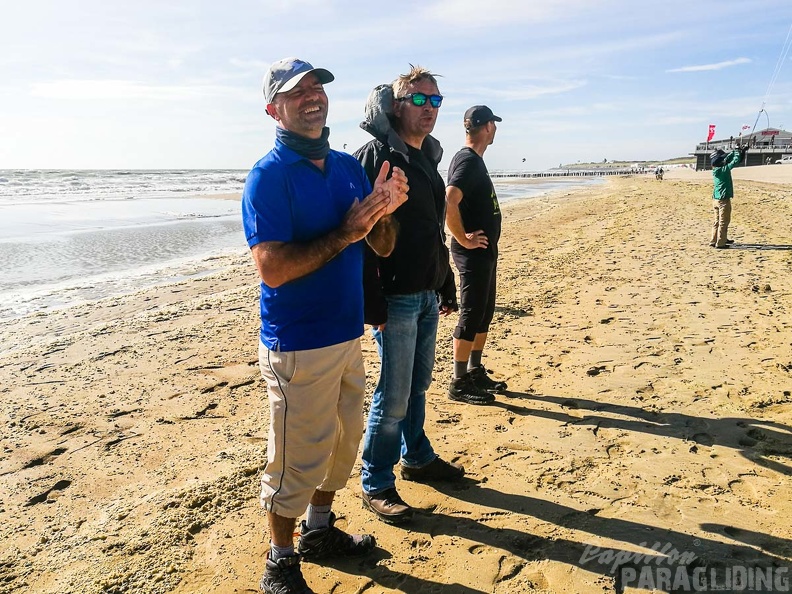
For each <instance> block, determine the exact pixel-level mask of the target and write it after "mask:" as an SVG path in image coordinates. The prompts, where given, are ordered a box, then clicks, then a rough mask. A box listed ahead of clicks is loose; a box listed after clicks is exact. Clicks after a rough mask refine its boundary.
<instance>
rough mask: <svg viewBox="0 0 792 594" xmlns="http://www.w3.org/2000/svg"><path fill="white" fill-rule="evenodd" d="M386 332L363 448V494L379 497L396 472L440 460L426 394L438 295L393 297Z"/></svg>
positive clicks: (381, 336) (380, 336) (376, 336)
mask: <svg viewBox="0 0 792 594" xmlns="http://www.w3.org/2000/svg"><path fill="white" fill-rule="evenodd" d="M386 299H387V301H388V321H387V323H386V324H385V330H383V331H382V332H380V331H379V330H376V329H375V330H374V331H373V334H374V339H375V340H376V341H377V346H378V349H379V355H380V364H381V367H380V377H379V382H378V383H377V388H376V390H374V397H373V398H372V401H371V410H370V411H369V416H368V426H367V428H366V435H365V441H364V443H363V468H362V470H361V473H360V476H361V481H362V483H363V490H364V491H365V492H366V493H368V494H370V495H374V494H376V493H380V492H382V491H384V490H385V489H389V488H391V487H393V486H395V484H396V475H395V474H394V472H393V467H394V466H395V465H396V464H397V463H398V462H399V458H400V457H401V459H402V461H403V463H404V464H405V465H406V466H413V467H420V466H424V465H426V464H429V462H431V461H432V460H434V459H435V458H436V457H437V455H436V454H435V453H434V450H433V449H432V445H431V444H430V443H429V439H428V438H427V437H426V433H424V418H425V417H426V390H427V389H428V388H429V384H431V383H432V369H433V368H434V357H435V342H436V341H437V320H438V318H439V313H438V303H437V297H436V295H435V292H434V291H421V292H420V293H411V294H409V295H389V296H387V297H386Z"/></svg>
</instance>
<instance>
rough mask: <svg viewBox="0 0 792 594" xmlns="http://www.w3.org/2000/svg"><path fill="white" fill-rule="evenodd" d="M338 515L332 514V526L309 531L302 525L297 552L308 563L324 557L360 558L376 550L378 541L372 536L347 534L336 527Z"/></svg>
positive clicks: (302, 523)
mask: <svg viewBox="0 0 792 594" xmlns="http://www.w3.org/2000/svg"><path fill="white" fill-rule="evenodd" d="M335 521H336V515H335V514H334V513H333V512H330V525H329V526H327V527H326V528H316V529H314V530H309V529H308V526H307V525H306V524H305V521H304V520H303V521H302V522H301V523H300V542H299V544H298V545H297V551H298V552H299V553H300V555H302V556H303V557H304V558H305V559H306V560H307V561H308V560H312V559H321V558H322V557H360V556H362V555H368V554H369V553H370V552H371V551H373V550H374V547H375V546H376V544H377V541H376V540H375V539H374V537H373V536H371V535H370V534H355V535H352V534H347V533H346V532H344V531H343V530H341V529H340V528H336V527H335V526H334V524H335Z"/></svg>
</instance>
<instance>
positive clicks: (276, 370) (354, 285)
mask: <svg viewBox="0 0 792 594" xmlns="http://www.w3.org/2000/svg"><path fill="white" fill-rule="evenodd" d="M332 80H333V75H332V74H331V73H330V72H329V71H327V70H325V69H323V68H314V67H313V66H311V64H309V63H308V62H304V61H302V60H298V59H297V58H286V59H284V60H280V61H278V62H275V63H274V64H272V66H271V67H270V69H269V71H268V72H267V74H266V76H265V78H264V96H265V99H266V102H267V113H268V114H269V115H270V116H271V117H272V118H273V119H274V120H275V121H276V123H277V127H276V134H275V136H276V139H275V148H273V149H272V151H270V152H269V153H268V154H267V155H266V156H265V157H264V158H263V159H261V160H260V161H259V162H258V163H256V165H255V166H254V167H253V169H252V170H251V172H250V174H249V175H248V177H247V181H246V182H245V189H244V192H243V195H242V218H243V224H244V229H245V236H246V238H247V242H248V246H249V247H250V250H251V254H252V256H253V260H254V262H255V264H256V267H257V269H258V271H259V275H260V277H261V300H260V308H261V332H260V342H259V366H260V368H261V373H262V376H263V377H264V380H265V381H266V384H267V393H268V396H269V408H270V411H269V412H270V414H269V417H270V419H269V441H268V445H267V465H266V467H265V468H264V472H263V474H262V477H261V502H262V504H263V506H264V507H265V509H266V510H267V520H268V522H269V528H270V539H271V541H270V550H269V553H268V555H267V561H266V569H265V572H264V576H263V577H262V578H261V582H260V583H259V586H260V588H261V589H262V590H263V591H264V592H265V593H267V594H312V593H313V590H311V589H310V588H309V587H308V585H307V584H306V583H305V580H304V579H303V576H302V572H301V569H300V561H301V559H302V558H306V559H320V558H323V557H327V556H331V555H338V556H342V557H353V556H358V555H365V554H367V553H369V552H371V551H372V550H373V549H374V546H375V541H374V538H373V537H372V536H370V535H367V534H363V535H351V534H347V533H346V532H343V531H342V530H341V529H339V528H338V527H336V526H335V525H334V524H335V515H334V514H333V513H332V512H331V511H330V507H331V504H332V502H333V499H334V496H335V492H336V491H337V490H338V489H340V488H342V487H343V486H345V485H346V483H347V481H348V479H349V473H350V472H351V470H352V466H353V464H354V462H355V459H356V457H357V450H358V445H359V443H360V438H361V435H362V433H363V398H364V395H365V372H364V369H363V358H362V355H361V349H360V336H361V335H362V334H363V287H362V285H363V279H362V270H363V241H361V240H363V239H365V240H366V243H367V244H368V245H370V246H371V247H372V248H373V249H374V250H375V251H376V252H377V253H379V254H382V255H387V254H389V253H390V251H391V250H392V249H393V245H394V241H395V237H396V235H395V231H396V229H395V221H394V220H393V218H392V216H391V215H392V213H393V211H394V210H395V209H397V208H398V207H399V206H400V205H401V204H402V203H403V202H404V201H405V200H406V199H407V195H406V192H407V188H408V187H407V178H406V177H405V176H404V173H403V172H402V171H400V170H399V169H398V168H393V173H392V177H391V178H390V179H389V180H387V181H385V178H386V176H387V174H388V172H389V164H388V163H382V164H381V169H380V170H379V171H378V172H377V173H376V174H375V176H374V177H373V178H372V181H371V182H370V181H369V179H368V178H367V176H366V174H365V172H364V171H363V169H362V167H361V166H360V164H359V163H358V162H357V161H356V160H355V159H354V158H352V156H351V155H348V154H346V153H341V152H338V151H333V150H330V145H329V143H328V135H329V133H330V130H329V129H328V128H327V127H326V126H325V122H326V120H327V108H328V100H327V95H326V94H325V92H324V84H326V83H329V82H331V81H332ZM372 186H373V188H374V189H373V191H372ZM306 508H307V514H306V517H305V520H304V521H302V522H301V523H300V528H299V533H300V539H299V546H298V547H297V551H295V547H294V543H293V535H294V528H295V524H296V518H297V517H299V516H301V515H302V514H303V512H305V511H306Z"/></svg>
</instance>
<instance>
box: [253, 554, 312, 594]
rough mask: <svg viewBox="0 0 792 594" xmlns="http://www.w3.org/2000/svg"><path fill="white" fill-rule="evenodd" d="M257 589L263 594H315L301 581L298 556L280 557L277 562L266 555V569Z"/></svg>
mask: <svg viewBox="0 0 792 594" xmlns="http://www.w3.org/2000/svg"><path fill="white" fill-rule="evenodd" d="M259 588H261V591H262V592H264V593H265V594H316V593H315V592H314V591H313V590H311V589H310V588H309V587H308V584H306V583H305V579H303V575H302V571H300V555H290V556H289V557H281V558H280V559H278V560H277V561H273V560H272V559H270V558H269V555H267V568H266V569H265V570H264V575H263V576H261V581H260V582H259Z"/></svg>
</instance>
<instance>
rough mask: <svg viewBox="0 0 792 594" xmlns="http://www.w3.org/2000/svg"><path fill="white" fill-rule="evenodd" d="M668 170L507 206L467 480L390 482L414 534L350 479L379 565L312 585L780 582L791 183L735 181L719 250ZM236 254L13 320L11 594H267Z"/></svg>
mask: <svg viewBox="0 0 792 594" xmlns="http://www.w3.org/2000/svg"><path fill="white" fill-rule="evenodd" d="M770 167H773V166H770ZM775 167H779V168H780V167H782V166H775ZM749 169H759V168H749ZM790 169H792V168H790ZM672 171H673V170H672ZM672 171H669V172H668V174H667V177H666V180H665V181H663V182H655V181H654V179H653V178H651V179H650V178H649V176H646V177H635V178H609V179H608V180H607V182H606V183H605V184H602V185H595V186H589V187H585V188H580V189H568V190H561V191H559V192H556V193H553V194H552V195H544V196H540V197H537V198H535V199H530V200H519V201H509V202H507V203H506V204H504V205H502V207H503V213H504V231H503V237H502V240H501V262H500V264H499V296H498V301H497V309H496V316H495V320H494V322H493V326H492V328H491V331H490V335H489V340H488V346H487V348H486V350H485V363H486V365H487V367H488V368H491V369H493V371H494V375H495V377H497V378H502V379H505V380H506V381H508V382H509V387H510V389H511V392H510V394H509V395H508V396H498V398H497V402H496V404H495V405H493V406H485V407H472V406H465V405H459V404H456V403H453V402H451V401H449V400H448V398H447V397H446V396H445V390H446V388H447V384H448V381H449V380H450V377H451V371H452V369H451V367H452V366H451V359H452V350H451V331H452V329H453V325H454V323H455V318H454V317H453V316H452V317H450V318H448V319H443V320H442V321H441V324H440V328H439V331H438V341H437V342H438V344H437V359H436V367H435V373H434V382H433V384H432V386H431V388H430V390H429V392H428V394H427V423H426V429H427V434H428V435H429V437H430V439H431V440H432V443H433V445H434V447H435V449H436V450H437V451H438V453H440V454H441V455H443V457H445V458H447V459H451V460H454V461H458V462H460V463H463V464H464V465H465V467H466V469H467V473H468V474H467V477H466V479H465V480H464V481H463V482H462V483H461V484H457V485H449V486H447V487H445V486H439V485H438V486H437V487H438V488H435V487H432V486H427V485H420V484H417V483H405V482H403V481H397V482H398V486H399V490H400V494H401V495H402V496H403V497H404V498H405V500H407V501H408V502H409V503H410V504H411V505H414V506H415V507H417V508H418V509H419V513H418V514H417V516H416V518H415V520H414V521H413V523H412V524H409V525H407V526H405V527H404V528H399V527H392V526H388V525H386V524H383V523H381V522H377V521H376V520H374V519H373V517H372V516H371V514H370V512H367V511H365V510H363V509H362V508H361V503H360V486H359V463H358V465H357V466H356V468H355V471H354V472H353V476H352V477H351V478H350V481H349V483H348V485H347V488H346V489H344V490H342V491H340V492H339V494H338V497H337V499H336V504H335V505H334V510H335V512H336V514H337V515H338V516H339V525H340V526H341V527H342V528H344V529H349V530H351V531H368V532H371V533H373V534H375V536H376V538H377V542H378V547H379V549H378V550H377V552H375V554H374V555H373V556H372V557H371V558H368V559H366V560H363V561H343V562H338V563H333V564H332V565H328V566H327V567H323V566H319V565H314V564H306V565H305V567H304V572H305V575H306V578H307V580H308V582H309V584H310V585H311V586H312V587H313V588H314V589H315V590H316V591H317V592H325V591H331V590H332V589H335V590H334V591H337V592H351V591H362V590H366V591H367V592H376V593H380V592H388V593H390V592H404V593H413V592H419V591H422V590H428V589H431V588H444V589H447V591H453V592H467V593H470V594H473V593H478V592H495V593H498V594H503V593H507V592H532V591H544V592H590V591H595V590H596V591H603V592H615V591H616V587H617V586H616V583H615V576H614V575H613V574H612V573H611V571H610V570H611V566H610V565H609V564H607V563H604V562H603V559H602V558H601V557H598V556H597V555H595V554H593V553H592V551H593V550H594V549H593V548H592V547H600V548H601V550H608V551H612V552H614V553H615V552H622V553H625V554H626V553H642V554H645V555H650V556H652V559H655V558H656V557H657V550H658V549H659V550H662V547H663V546H664V545H666V544H670V545H671V546H672V547H673V548H674V549H676V550H677V551H679V552H680V553H685V552H688V553H692V554H695V555H696V557H697V558H698V559H700V560H703V562H705V563H716V564H718V563H719V564H720V565H717V566H718V567H721V568H723V567H727V566H729V565H728V564H729V563H733V564H735V565H738V564H742V565H750V564H753V563H776V564H778V565H784V564H785V566H789V564H790V561H791V560H792V541H790V537H789V531H788V518H789V517H790V515H792V502H790V501H789V498H788V493H789V492H790V487H792V481H791V479H790V476H792V460H791V459H790V457H791V456H792V429H791V428H792V360H790V355H789V353H790V339H789V336H790V332H791V331H792V316H790V313H792V291H790V288H789V286H788V278H789V265H790V257H792V245H790V244H792V240H790V238H789V236H788V229H789V225H788V221H789V220H790V217H792V204H790V203H789V201H788V199H787V197H786V194H787V190H788V187H789V186H788V185H777V184H778V183H783V184H789V183H792V180H790V182H776V183H775V184H773V183H771V182H767V181H766V180H765V181H766V183H762V182H748V181H738V179H739V178H738V177H737V172H739V171H740V170H739V169H736V170H734V173H735V192H736V198H735V201H734V214H733V218H732V227H731V228H732V230H733V237H734V238H735V239H736V240H737V244H736V245H735V248H734V249H730V250H712V249H710V248H709V247H708V246H707V239H708V233H709V229H710V224H711V223H710V209H711V206H710V203H709V190H710V188H709V187H708V186H707V185H705V184H704V176H703V175H700V177H699V178H696V179H690V180H686V179H675V178H674V177H673V175H672ZM693 173H696V172H693ZM698 173H699V174H704V173H706V174H708V175H709V177H708V178H706V179H707V181H708V183H711V174H710V173H709V172H698ZM790 173H791V174H792V171H790ZM235 258H236V260H232V261H231V262H230V265H229V266H228V267H227V268H224V269H223V270H222V271H221V272H219V273H217V274H213V275H210V276H204V277H201V278H197V279H192V280H187V281H183V282H178V283H173V284H170V285H167V286H164V287H158V288H154V289H149V290H144V291H141V292H139V293H135V294H132V295H127V296H124V297H120V298H113V299H107V300H102V301H100V302H97V303H92V304H88V305H84V306H80V307H78V308H75V309H71V310H62V311H59V312H56V313H54V314H47V315H42V316H31V317H29V318H26V319H24V320H22V321H16V322H14V323H11V324H6V323H4V324H3V327H2V339H3V344H4V345H5V344H8V343H7V342H6V341H9V340H10V341H16V343H18V344H19V346H18V348H16V349H15V350H14V351H13V352H5V353H2V354H0V380H2V384H1V385H2V387H1V388H0V394H2V396H0V423H2V426H3V427H4V428H5V430H4V432H3V434H2V437H0V444H1V445H2V448H0V452H2V454H0V474H2V475H3V479H4V480H3V483H2V486H0V535H2V540H3V542H4V543H7V547H6V549H5V550H4V551H3V552H2V553H0V594H5V593H6V592H9V593H10V592H12V591H17V590H27V591H36V592H42V593H49V592H52V593H54V592H58V593H59V594H62V593H64V592H71V593H74V594H76V593H78V592H79V593H80V594H89V593H94V592H96V593H99V592H113V591H119V592H120V591H133V592H136V593H139V594H149V593H150V594H154V593H155V592H156V593H161V592H173V593H177V594H187V593H195V592H202V593H203V592H206V593H218V594H219V593H230V592H234V591H237V592H239V591H251V590H253V589H254V588H255V586H256V584H257V582H258V579H259V577H260V574H261V571H262V570H263V563H264V561H263V560H264V554H265V549H266V540H265V539H264V538H263V532H264V530H265V521H264V515H263V512H262V511H261V509H260V507H259V504H258V472H259V469H260V467H261V465H262V464H263V462H264V455H265V448H266V435H267V429H266V427H267V410H266V405H265V396H264V388H263V385H262V382H261V380H260V374H259V371H258V363H257V352H256V345H257V333H258V325H259V323H258V309H257V303H258V284H257V282H258V281H257V279H256V275H255V270H254V267H253V266H252V263H251V262H250V260H249V256H248V255H247V254H244V257H243V255H238V256H235ZM362 344H363V350H364V357H365V360H366V375H367V399H368V398H370V397H371V393H372V391H373V386H374V382H375V381H376V376H377V369H378V364H377V357H376V347H375V344H374V342H373V340H372V339H371V338H370V336H369V335H366V336H364V338H363V339H362ZM655 542H657V543H660V547H658V549H655V550H652V549H651V547H652V545H654V543H655ZM661 564H665V565H667V563H666V562H665V561H662V559H661V562H658V563H655V562H654V561H653V562H652V564H651V565H652V566H653V567H657V566H658V565H661ZM625 591H633V590H630V589H627V590H625Z"/></svg>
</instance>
